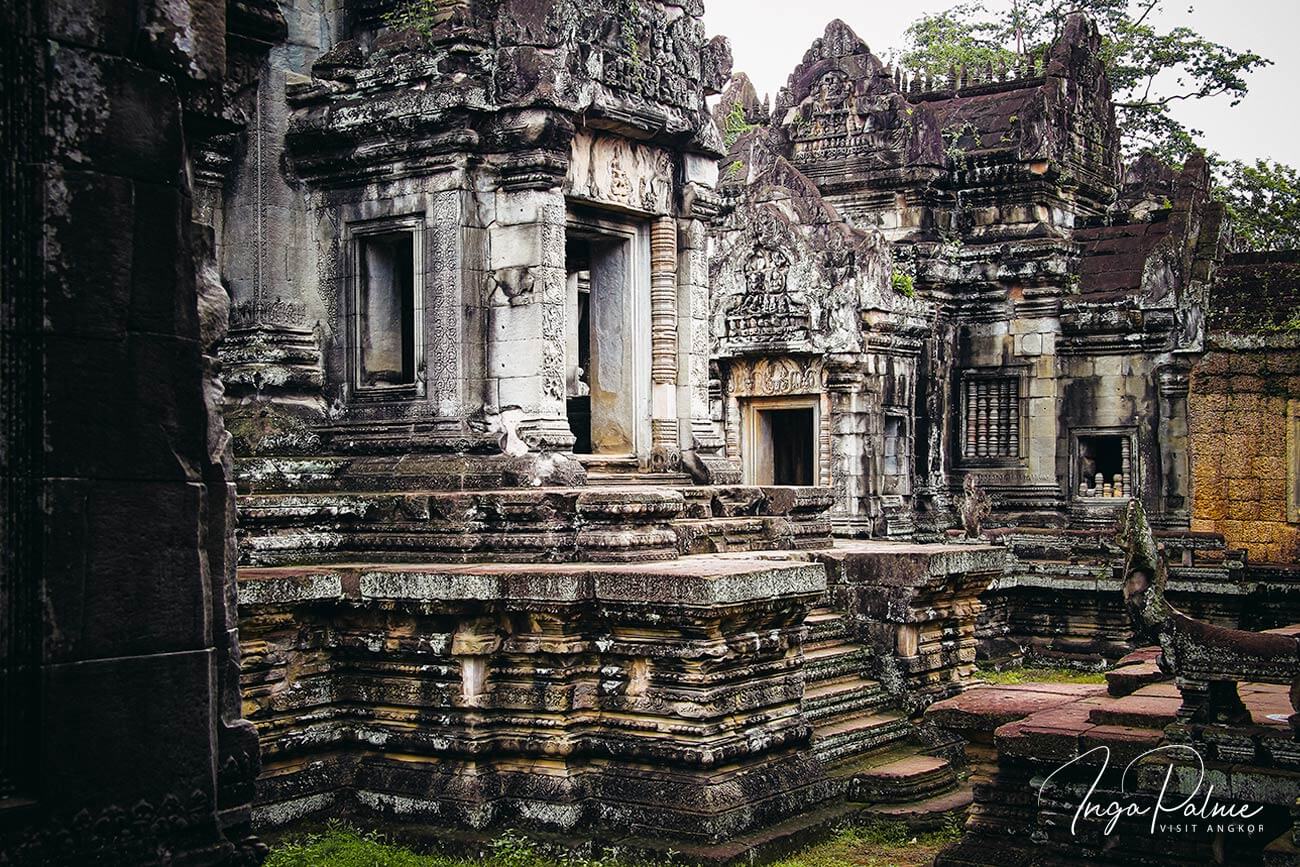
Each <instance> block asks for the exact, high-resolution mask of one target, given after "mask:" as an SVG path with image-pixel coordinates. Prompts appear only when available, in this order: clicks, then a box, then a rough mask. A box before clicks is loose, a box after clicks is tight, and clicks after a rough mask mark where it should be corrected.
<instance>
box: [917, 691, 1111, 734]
mask: <svg viewBox="0 0 1300 867" xmlns="http://www.w3.org/2000/svg"><path fill="white" fill-rule="evenodd" d="M1105 694H1106V688H1105V687H1104V686H1101V685H1099V684H1084V683H1017V684H1006V685H994V684H988V685H984V686H974V687H971V688H970V689H968V690H966V691H965V692H964V693H962V694H961V695H957V696H953V697H952V698H949V699H945V700H944V701H940V702H935V703H934V704H932V705H930V708H929V710H927V711H926V712H925V716H926V719H927V720H929V721H931V722H933V723H935V724H936V725H938V726H940V727H942V728H945V729H949V730H951V731H954V732H958V733H960V734H961V735H962V736H963V737H965V738H966V739H967V740H969V741H972V742H975V743H992V740H993V732H994V730H995V729H997V728H998V727H999V726H1001V725H1004V724H1006V723H1011V722H1015V721H1016V720H1022V719H1024V718H1025V717H1028V716H1030V715H1031V714H1037V713H1042V712H1047V711H1051V710H1053V709H1055V708H1059V707H1061V706H1063V705H1068V704H1071V703H1073V702H1077V701H1080V700H1082V699H1089V698H1099V697H1102V696H1104V695H1105Z"/></svg>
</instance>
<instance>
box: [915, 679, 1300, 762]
mask: <svg viewBox="0 0 1300 867" xmlns="http://www.w3.org/2000/svg"><path fill="white" fill-rule="evenodd" d="M1139 664H1142V663H1139ZM1239 692H1240V694H1241V699H1242V701H1243V702H1244V703H1245V705H1246V707H1247V708H1248V709H1249V710H1250V712H1251V716H1252V718H1253V720H1254V722H1255V723H1256V724H1257V725H1265V726H1276V727H1279V728H1282V727H1286V726H1287V725H1288V723H1287V722H1286V719H1287V718H1288V717H1289V716H1290V714H1291V713H1292V712H1293V711H1292V709H1291V700H1290V697H1289V692H1288V687H1286V686H1283V685H1278V684H1268V683H1242V684H1241V685H1240V687H1239ZM1181 704H1182V699H1181V697H1180V696H1179V694H1178V690H1177V688H1176V687H1175V686H1174V685H1173V684H1172V683H1169V682H1167V681H1166V682H1162V683H1153V684H1147V685H1145V686H1141V687H1139V688H1138V689H1136V690H1135V691H1134V692H1133V693H1131V694H1128V695H1124V696H1121V697H1118V698H1117V697H1114V696H1112V695H1109V694H1108V693H1107V688H1106V687H1103V686H1100V685H1097V686H1094V685H1090V684H1059V683H1023V684H1008V685H993V684H989V685H984V686H977V687H973V688H971V689H969V690H967V691H966V692H965V693H963V694H961V695H959V696H954V697H953V698H950V699H947V700H945V701H941V702H937V703H935V704H934V705H932V706H931V707H930V709H929V710H928V711H926V718H927V719H928V720H930V721H931V722H934V723H935V724H937V725H939V726H941V727H943V728H946V729H950V730H953V731H956V732H958V733H960V734H961V735H962V736H963V737H965V738H967V739H968V740H971V741H972V742H975V743H989V742H990V733H991V735H992V742H993V743H995V744H996V746H997V750H998V753H999V754H1001V755H1005V756H1020V757H1024V758H1032V759H1038V760H1043V759H1060V760H1063V761H1064V760H1067V759H1071V758H1074V757H1075V756H1078V755H1081V754H1082V753H1084V752H1087V751H1088V750H1090V749H1092V748H1094V747H1097V746H1102V745H1105V746H1108V747H1110V751H1111V755H1110V760H1111V762H1112V763H1114V762H1117V761H1122V762H1127V761H1129V760H1130V759H1132V758H1135V757H1136V756H1138V755H1140V754H1141V753H1143V752H1145V751H1146V750H1149V749H1151V748H1152V747H1154V746H1156V745H1157V744H1159V743H1160V742H1161V740H1162V739H1163V738H1164V728H1165V726H1167V725H1169V724H1170V723H1171V722H1173V721H1174V720H1175V719H1176V717H1177V713H1178V708H1179V706H1180V705H1181Z"/></svg>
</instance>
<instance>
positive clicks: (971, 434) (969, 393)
mask: <svg viewBox="0 0 1300 867" xmlns="http://www.w3.org/2000/svg"><path fill="white" fill-rule="evenodd" d="M965 386H966V456H967V457H974V456H975V455H976V448H977V445H978V443H977V439H976V431H977V429H978V422H977V418H976V416H977V413H978V407H977V406H976V404H977V398H976V394H975V383H974V382H972V381H970V380H967V381H966V383H965Z"/></svg>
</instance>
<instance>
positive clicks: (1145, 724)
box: [1088, 693, 1183, 729]
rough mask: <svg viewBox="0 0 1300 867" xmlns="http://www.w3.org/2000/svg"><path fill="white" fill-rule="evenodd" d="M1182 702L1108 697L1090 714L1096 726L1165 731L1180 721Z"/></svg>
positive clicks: (1168, 698) (1165, 698)
mask: <svg viewBox="0 0 1300 867" xmlns="http://www.w3.org/2000/svg"><path fill="white" fill-rule="evenodd" d="M1182 703H1183V702H1182V699H1181V698H1179V697H1176V696H1162V695H1144V694H1142V693H1137V694H1134V695H1126V696H1124V697H1123V698H1106V699H1102V700H1100V703H1099V704H1097V706H1095V707H1093V708H1092V709H1091V710H1089V711H1088V722H1090V723H1094V724H1095V725H1107V726H1129V727H1132V728H1144V729H1163V728H1164V727H1165V726H1167V725H1169V724H1170V723H1172V722H1173V721H1174V720H1176V719H1177V718H1178V708H1179V707H1180V706H1182Z"/></svg>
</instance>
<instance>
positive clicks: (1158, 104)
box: [901, 0, 1270, 162]
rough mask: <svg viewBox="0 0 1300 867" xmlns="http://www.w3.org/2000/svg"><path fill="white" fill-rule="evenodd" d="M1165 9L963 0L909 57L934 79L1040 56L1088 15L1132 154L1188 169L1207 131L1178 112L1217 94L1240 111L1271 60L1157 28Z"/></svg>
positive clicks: (1125, 1) (924, 23)
mask: <svg viewBox="0 0 1300 867" xmlns="http://www.w3.org/2000/svg"><path fill="white" fill-rule="evenodd" d="M1160 8H1161V3H1160V0H1040V2H1033V0H1012V3H1011V6H1010V8H1009V9H1005V10H1004V11H1002V12H990V11H989V10H988V9H987V7H986V6H985V5H984V4H982V3H973V2H972V3H961V4H959V5H957V6H954V7H952V8H951V9H948V10H947V11H945V12H941V13H938V14H936V15H927V16H924V17H922V18H920V19H918V20H917V21H916V22H914V23H913V24H912V26H911V27H909V28H908V29H907V31H906V34H905V38H906V49H905V51H904V52H903V55H902V57H901V60H902V61H903V63H904V64H905V65H907V66H909V67H912V68H916V69H923V70H926V71H928V72H929V73H930V74H932V75H944V74H946V73H947V71H948V70H949V69H950V68H952V67H962V66H980V67H983V66H985V65H987V64H989V63H992V64H993V65H995V66H997V65H999V64H1007V65H1011V64H1013V63H1015V62H1016V61H1017V58H1018V57H1019V56H1020V55H1022V54H1025V53H1037V54H1040V55H1041V53H1042V52H1043V51H1044V50H1045V49H1046V48H1047V47H1048V46H1049V45H1051V43H1052V42H1053V41H1054V40H1055V39H1056V37H1057V35H1058V34H1059V33H1060V32H1061V30H1062V28H1063V27H1064V25H1065V20H1066V18H1068V17H1069V15H1071V14H1072V13H1074V12H1083V13H1085V14H1087V15H1088V16H1090V17H1091V18H1092V19H1093V20H1094V21H1096V22H1097V26H1098V28H1099V29H1100V30H1101V34H1102V60H1103V63H1104V64H1105V66H1106V72H1107V76H1108V78H1109V79H1110V83H1111V88H1112V90H1113V91H1114V94H1115V109H1116V115H1117V120H1118V122H1119V127H1120V130H1121V132H1122V133H1123V135H1124V142H1125V150H1126V151H1127V152H1128V153H1129V154H1130V155H1132V154H1135V153H1138V152H1140V151H1153V152H1155V153H1157V154H1159V155H1160V156H1162V157H1164V158H1165V159H1166V160H1169V161H1177V162H1181V161H1182V160H1183V159H1184V158H1185V157H1186V156H1187V155H1188V154H1189V153H1191V151H1192V150H1194V149H1195V147H1196V144H1195V139H1196V137H1197V136H1198V135H1200V131H1199V130H1195V129H1190V128H1188V127H1187V126H1186V125H1184V124H1183V123H1181V122H1180V121H1178V120H1177V119H1176V118H1175V117H1174V116H1173V113H1172V109H1173V107H1174V106H1175V105H1177V104H1178V103H1179V102H1185V101H1188V100H1196V99H1205V98H1207V97H1215V96H1226V97H1228V98H1229V99H1230V100H1231V104H1232V105H1236V104H1237V103H1238V102H1240V101H1241V100H1242V98H1243V97H1245V95H1246V91H1247V89H1248V87H1249V85H1248V83H1247V80H1246V78H1247V76H1248V75H1249V73H1250V72H1251V71H1253V70H1255V69H1258V68H1260V67H1262V66H1266V65H1268V64H1269V63H1270V61H1268V60H1266V59H1265V58H1263V57H1261V56H1260V55H1258V54H1255V53H1254V52H1252V51H1238V50H1236V49H1233V48H1229V47H1228V46H1226V45H1222V44H1220V43H1218V42H1215V41H1213V40H1211V39H1207V38H1206V37H1204V36H1202V35H1201V34H1200V33H1198V32H1196V31H1195V30H1193V29H1191V28H1189V27H1175V28H1172V29H1168V30H1166V29H1162V28H1160V27H1157V26H1156V25H1155V24H1153V23H1152V20H1153V18H1154V17H1155V16H1156V14H1157V13H1158V12H1159V11H1160Z"/></svg>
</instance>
